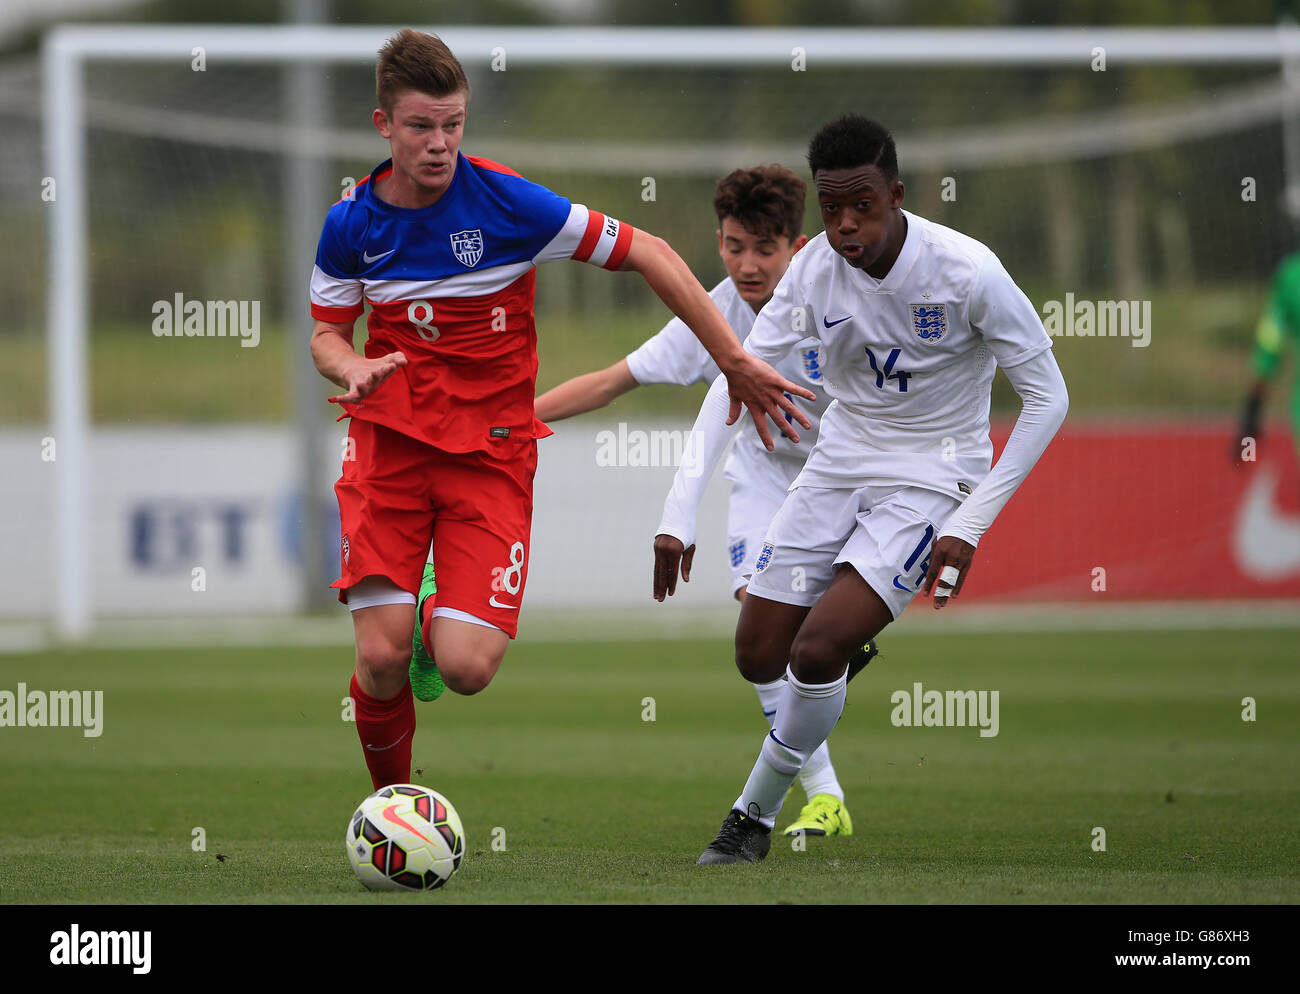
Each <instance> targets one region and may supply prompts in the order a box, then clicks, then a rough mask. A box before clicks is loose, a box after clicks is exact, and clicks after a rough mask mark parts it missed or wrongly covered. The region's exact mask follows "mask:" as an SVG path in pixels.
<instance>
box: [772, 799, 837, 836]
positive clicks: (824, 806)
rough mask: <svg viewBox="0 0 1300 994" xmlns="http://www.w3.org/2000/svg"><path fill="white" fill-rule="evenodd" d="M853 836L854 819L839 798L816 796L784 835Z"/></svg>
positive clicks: (805, 806)
mask: <svg viewBox="0 0 1300 994" xmlns="http://www.w3.org/2000/svg"><path fill="white" fill-rule="evenodd" d="M801 832H802V833H803V834H804V835H826V836H830V835H852V834H853V819H852V818H850V817H849V809H848V808H846V807H845V806H844V802H843V801H841V800H840V799H839V798H838V797H832V796H831V795H830V794H814V795H813V797H812V798H811V799H810V800H809V801H808V803H807V804H805V805H804V806H803V810H802V811H800V812H799V817H798V818H797V819H795V821H793V822H791V824H790V825H789V826H788V827H787V828H786V830H785V831H784V832H783V833H782V834H783V835H798V834H799V833H801Z"/></svg>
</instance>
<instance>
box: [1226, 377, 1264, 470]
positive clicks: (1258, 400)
mask: <svg viewBox="0 0 1300 994" xmlns="http://www.w3.org/2000/svg"><path fill="white" fill-rule="evenodd" d="M1263 400H1264V395H1263V391H1262V390H1259V389H1256V390H1254V391H1252V392H1251V395H1250V396H1249V397H1248V398H1246V409H1245V410H1244V411H1242V413H1241V427H1240V429H1239V431H1238V433H1237V437H1236V438H1234V439H1233V440H1232V464H1233V465H1234V466H1242V465H1244V464H1245V460H1244V459H1243V458H1242V456H1243V455H1244V454H1245V450H1246V439H1248V438H1249V439H1253V440H1254V448H1255V450H1256V451H1258V449H1259V440H1260V431H1259V427H1260V426H1259V412H1260V408H1261V406H1262V405H1263Z"/></svg>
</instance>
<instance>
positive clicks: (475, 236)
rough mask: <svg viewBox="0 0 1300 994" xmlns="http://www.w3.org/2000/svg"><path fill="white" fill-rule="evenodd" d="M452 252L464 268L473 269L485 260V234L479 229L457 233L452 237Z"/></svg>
mask: <svg viewBox="0 0 1300 994" xmlns="http://www.w3.org/2000/svg"><path fill="white" fill-rule="evenodd" d="M451 250H452V251H453V252H455V253H456V258H457V259H459V260H460V264H461V265H462V266H468V267H469V268H470V269H473V268H474V267H475V266H477V265H478V261H479V260H480V259H481V258H483V232H482V231H481V230H480V229H478V228H474V229H473V230H471V231H458V232H456V233H455V234H454V235H452V236H451Z"/></svg>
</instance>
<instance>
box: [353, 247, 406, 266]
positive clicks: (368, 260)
mask: <svg viewBox="0 0 1300 994" xmlns="http://www.w3.org/2000/svg"><path fill="white" fill-rule="evenodd" d="M396 251H397V249H395V248H391V249H389V250H388V251H387V252H382V253H380V254H379V255H371V254H370V253H369V252H362V253H361V258H362V259H364V260H365V261H366V264H367V265H369V264H370V263H372V262H378V261H379V260H380V259H382V258H384V256H387V255H392V254H393V253H394V252H396Z"/></svg>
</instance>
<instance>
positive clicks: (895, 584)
mask: <svg viewBox="0 0 1300 994" xmlns="http://www.w3.org/2000/svg"><path fill="white" fill-rule="evenodd" d="M894 586H895V587H897V588H898V589H899V590H905V591H907V593H909V594H914V593H916V591H915V590H913V589H912V588H911V587H904V586H903V585H902V584H901V583H899V582H898V574H897V573H895V574H894Z"/></svg>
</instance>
